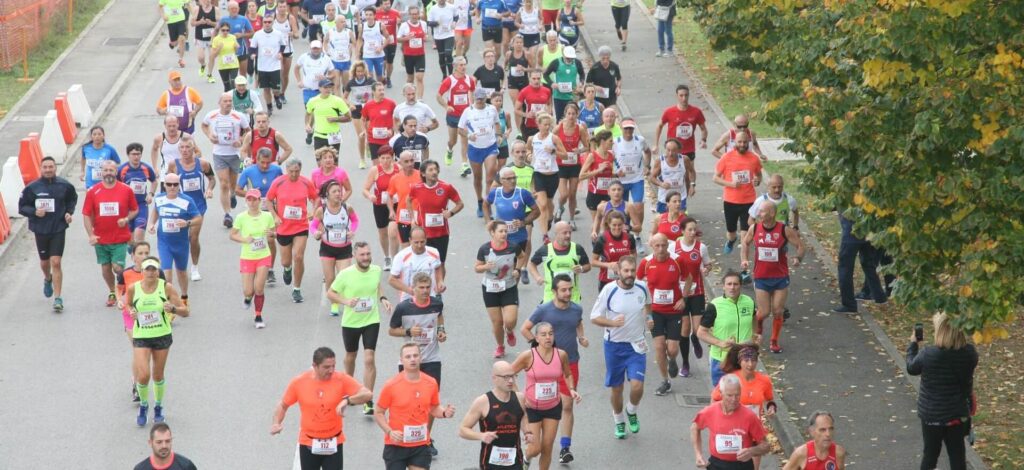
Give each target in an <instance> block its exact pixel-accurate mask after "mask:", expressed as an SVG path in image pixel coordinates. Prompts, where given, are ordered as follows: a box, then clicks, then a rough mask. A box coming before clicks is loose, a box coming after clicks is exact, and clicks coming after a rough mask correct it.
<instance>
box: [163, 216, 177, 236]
mask: <svg viewBox="0 0 1024 470" xmlns="http://www.w3.org/2000/svg"><path fill="white" fill-rule="evenodd" d="M160 228H161V229H163V231H164V233H178V232H180V231H181V227H178V219H160Z"/></svg>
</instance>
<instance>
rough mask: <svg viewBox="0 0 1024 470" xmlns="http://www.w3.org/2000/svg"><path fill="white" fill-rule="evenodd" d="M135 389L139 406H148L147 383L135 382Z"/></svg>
mask: <svg viewBox="0 0 1024 470" xmlns="http://www.w3.org/2000/svg"><path fill="white" fill-rule="evenodd" d="M135 389H136V390H138V392H139V406H149V384H148V383H147V384H140V383H136V384H135Z"/></svg>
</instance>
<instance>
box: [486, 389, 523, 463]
mask: <svg viewBox="0 0 1024 470" xmlns="http://www.w3.org/2000/svg"><path fill="white" fill-rule="evenodd" d="M524 413H525V411H523V407H522V406H519V400H518V399H516V394H515V393H514V392H513V393H512V394H511V395H510V398H509V400H508V401H507V402H503V401H501V400H498V397H496V396H494V393H493V392H487V416H485V417H484V419H481V420H480V432H491V431H493V432H496V433H498V438H497V439H495V440H494V441H492V442H491V443H490V444H486V443H483V442H481V443H480V468H482V469H499V468H509V469H512V468H522V466H523V450H522V448H520V446H519V432H520V429H519V427H520V424H522V422H523V414H524ZM498 447H501V448H504V449H515V456H514V457H512V456H511V455H509V457H511V458H514V459H515V461H514V463H513V464H512V465H509V466H497V465H493V464H490V463H489V462H490V461H491V451H492V450H494V449H496V448H498ZM495 452H497V450H495Z"/></svg>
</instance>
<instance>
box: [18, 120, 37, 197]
mask: <svg viewBox="0 0 1024 470" xmlns="http://www.w3.org/2000/svg"><path fill="white" fill-rule="evenodd" d="M42 163H43V148H42V147H41V146H40V145H39V133H37V132H32V133H30V134H29V135H28V137H25V138H24V139H21V148H20V149H19V150H18V168H19V169H20V170H21V179H22V181H24V182H25V185H26V186H27V185H28V184H29V183H31V182H33V181H35V180H37V179H39V175H40V172H41V170H40V168H39V167H40V165H42Z"/></svg>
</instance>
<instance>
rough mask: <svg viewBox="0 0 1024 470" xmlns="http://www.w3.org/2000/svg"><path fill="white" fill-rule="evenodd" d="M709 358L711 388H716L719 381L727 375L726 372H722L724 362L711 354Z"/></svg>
mask: <svg viewBox="0 0 1024 470" xmlns="http://www.w3.org/2000/svg"><path fill="white" fill-rule="evenodd" d="M709 359H711V388H714V387H717V386H718V381H719V380H722V377H724V376H725V372H722V364H721V363H720V362H718V360H717V359H715V358H713V357H710V356H709Z"/></svg>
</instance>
